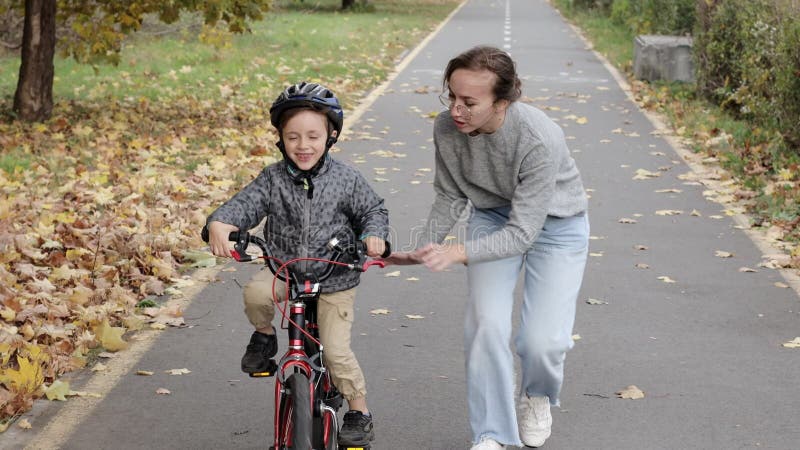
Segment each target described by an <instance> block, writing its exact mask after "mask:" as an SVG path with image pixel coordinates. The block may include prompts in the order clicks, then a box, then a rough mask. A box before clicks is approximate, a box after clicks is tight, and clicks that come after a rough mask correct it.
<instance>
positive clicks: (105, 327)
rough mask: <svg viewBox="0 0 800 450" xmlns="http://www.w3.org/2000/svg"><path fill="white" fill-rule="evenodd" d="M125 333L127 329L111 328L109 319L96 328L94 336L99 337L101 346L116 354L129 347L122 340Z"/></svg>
mask: <svg viewBox="0 0 800 450" xmlns="http://www.w3.org/2000/svg"><path fill="white" fill-rule="evenodd" d="M124 333H125V328H123V327H112V326H110V325H109V324H108V319H105V320H103V323H101V324H100V325H97V326H95V327H94V334H95V335H96V336H97V340H98V341H100V345H102V346H103V347H104V348H105V349H106V350H108V351H110V352H116V351H119V350H123V349H125V348H126V347H128V343H127V342H125V341H124V340H122V335H123V334H124Z"/></svg>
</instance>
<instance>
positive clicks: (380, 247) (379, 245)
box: [364, 236, 386, 258]
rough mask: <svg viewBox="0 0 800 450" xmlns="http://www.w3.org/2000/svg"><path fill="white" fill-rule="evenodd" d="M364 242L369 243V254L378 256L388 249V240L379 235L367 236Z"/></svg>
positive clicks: (374, 256)
mask: <svg viewBox="0 0 800 450" xmlns="http://www.w3.org/2000/svg"><path fill="white" fill-rule="evenodd" d="M364 244H366V245H367V256H371V257H373V258H377V257H379V256H381V255H382V254H383V252H385V251H386V241H384V240H383V239H381V238H379V237H377V236H367V237H365V238H364Z"/></svg>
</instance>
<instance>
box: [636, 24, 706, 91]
mask: <svg viewBox="0 0 800 450" xmlns="http://www.w3.org/2000/svg"><path fill="white" fill-rule="evenodd" d="M633 75H634V76H635V77H636V78H637V79H639V80H647V81H654V80H667V81H685V82H692V81H694V62H693V60H692V38H691V37H688V36H662V35H640V36H636V39H635V40H634V50H633Z"/></svg>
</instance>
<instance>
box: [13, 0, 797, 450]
mask: <svg viewBox="0 0 800 450" xmlns="http://www.w3.org/2000/svg"><path fill="white" fill-rule="evenodd" d="M480 43H487V44H492V45H496V46H500V47H505V48H506V49H507V50H508V51H510V52H511V53H512V55H513V57H514V58H515V59H516V61H517V63H518V71H519V73H520V74H521V76H522V78H523V82H524V94H525V95H526V96H527V98H526V101H530V102H532V103H533V104H534V105H536V106H538V107H540V108H542V109H544V110H545V111H546V112H547V113H548V114H549V115H550V116H551V117H552V118H554V119H556V120H558V122H559V123H560V124H561V125H562V126H563V127H564V130H565V133H566V135H567V136H568V139H569V144H570V146H571V149H572V151H573V154H574V157H575V159H576V161H577V163H578V166H579V168H580V170H581V172H582V175H583V178H584V182H585V185H586V187H587V188H588V189H589V195H591V199H590V217H591V225H592V236H593V240H592V241H591V252H592V254H593V256H592V257H591V258H590V261H589V265H588V267H587V271H586V277H585V282H584V285H583V289H582V292H581V295H580V297H579V305H578V316H577V321H576V325H575V334H577V335H579V336H580V339H579V340H578V341H577V345H576V347H575V348H574V349H573V350H572V351H571V352H570V353H569V355H568V357H567V364H566V380H565V385H564V391H563V395H562V408H561V409H560V410H559V409H554V411H553V414H554V425H553V436H552V437H551V439H550V440H548V442H547V444H546V445H545V448H547V449H551V450H556V449H588V448H597V449H662V448H663V449H678V448H691V449H736V448H761V449H767V448H769V449H796V448H800V427H798V411H800V394H799V393H798V384H797V377H798V370H799V369H800V350H795V349H787V348H783V347H782V346H781V344H782V343H784V342H788V341H790V340H792V339H793V338H795V337H796V336H800V315H798V314H799V312H800V304H798V298H797V295H796V294H795V291H794V290H792V289H786V288H779V287H776V286H775V283H776V282H785V280H784V279H783V278H782V277H781V275H780V273H778V272H777V271H775V270H772V269H767V268H761V267H758V264H759V262H760V261H761V256H762V254H763V253H764V250H763V247H762V248H759V246H757V245H756V244H755V243H754V242H753V240H751V238H749V237H748V236H747V234H746V233H745V231H743V230H741V229H740V228H737V225H738V224H739V222H737V221H736V220H735V217H730V216H728V215H726V214H725V212H724V210H726V209H729V206H727V205H722V204H719V203H715V202H712V201H710V200H709V199H708V197H706V196H704V191H706V190H708V189H709V188H708V187H707V186H704V185H702V184H699V183H693V182H691V181H687V180H686V179H685V178H686V174H691V170H690V167H689V166H688V165H687V164H686V162H685V161H684V160H683V159H682V158H681V157H680V156H679V153H677V152H676V151H675V149H673V147H672V146H671V145H670V144H669V142H668V140H667V139H665V137H663V136H660V135H659V134H658V133H653V132H654V130H655V127H654V125H653V123H652V122H651V121H650V120H648V118H647V117H646V116H645V114H644V113H642V112H641V111H639V109H638V108H637V106H636V105H635V103H633V102H632V101H631V100H630V99H629V98H628V97H627V95H626V93H625V91H624V90H623V89H622V88H621V87H620V85H619V84H618V83H617V81H615V78H614V76H613V74H612V73H611V72H609V69H608V68H607V67H606V66H605V65H604V64H603V62H602V61H601V60H600V59H599V58H598V57H597V56H596V55H595V53H594V52H592V51H591V50H590V49H588V48H587V46H586V44H585V42H584V41H583V40H581V38H580V37H578V36H577V35H576V34H575V32H574V31H573V29H572V28H571V27H570V26H569V25H567V24H566V23H565V22H564V21H563V19H562V18H561V16H560V15H559V14H558V13H557V12H556V11H555V10H553V9H552V8H551V7H550V6H549V4H548V3H547V2H545V1H543V0H527V1H522V0H506V1H503V0H497V1H492V0H469V1H467V2H466V3H465V4H464V5H463V6H462V7H461V8H460V9H458V10H457V11H456V13H455V14H454V15H453V16H452V17H451V19H450V20H449V21H448V22H446V24H445V25H444V26H443V27H442V28H441V29H440V30H439V31H438V32H437V33H435V34H434V35H433V36H432V37H431V39H430V40H428V41H426V42H424V43H423V46H421V47H420V48H418V49H417V50H416V51H415V52H414V53H412V54H411V55H410V56H409V58H408V59H407V60H405V61H404V62H403V64H401V66H400V71H399V72H398V73H397V75H396V77H394V78H393V79H392V80H391V81H390V82H389V83H388V84H387V85H386V86H384V87H382V88H381V89H380V90H379V91H378V92H376V94H380V95H375V96H374V98H372V99H371V101H372V103H369V104H368V105H367V109H366V110H364V111H363V114H360V116H359V117H358V120H357V121H355V122H351V123H350V124H349V127H350V134H349V139H346V140H343V141H342V142H341V143H340V144H339V150H340V151H339V152H338V153H336V155H335V156H336V157H338V158H340V159H342V160H344V161H349V162H350V163H352V164H355V165H356V166H357V167H359V168H360V169H361V170H362V171H363V173H365V174H366V176H367V178H368V179H369V180H371V181H372V182H373V185H374V187H375V189H376V190H377V191H378V193H379V194H381V195H382V196H384V198H385V199H386V203H387V206H388V208H389V210H390V219H391V223H392V226H393V230H394V236H393V241H394V244H395V246H396V247H401V248H402V247H404V246H405V247H407V246H409V244H411V243H412V242H413V230H414V227H415V226H418V225H420V224H421V223H422V221H423V220H424V218H425V217H426V216H427V211H428V208H429V207H430V204H431V202H432V199H433V190H432V186H431V182H432V179H433V172H432V170H431V169H433V144H432V140H431V130H432V119H431V118H430V113H432V112H436V111H439V110H441V106H440V105H439V103H438V100H437V96H438V94H439V93H440V88H441V76H442V69H443V68H444V66H445V64H446V62H447V61H448V60H449V59H450V58H451V57H452V56H454V55H455V54H457V53H459V52H460V51H462V50H465V49H467V48H468V47H470V46H472V45H475V44H480ZM373 100H374V101H373ZM379 169H383V170H379ZM638 169H645V170H647V171H650V172H653V173H658V174H659V176H657V177H653V178H647V179H644V180H639V179H634V176H635V175H636V171H637V170H638ZM672 189H674V190H679V191H680V192H676V191H673V192H657V191H659V190H672ZM664 210H673V211H682V213H681V214H677V215H659V214H656V212H657V211H664ZM692 211H696V215H692V214H690V212H692ZM621 218H629V219H634V220H635V221H636V223H628V224H625V223H620V219H621ZM637 246H640V247H639V248H644V247H646V249H637ZM717 251H725V252H729V253H732V254H733V256H732V257H730V258H720V257H718V256H716V255H715V253H716V252H717ZM641 263H644V264H647V265H648V266H649V268H646V269H644V268H637V267H636V265H637V264H641ZM744 266H747V267H751V268H755V269H757V270H758V271H757V272H754V273H743V272H740V271H739V268H740V267H744ZM229 267H233V268H235V269H236V271H234V272H227V271H221V272H219V273H218V279H217V280H216V281H214V282H211V283H210V284H209V285H208V286H207V287H206V288H205V289H204V290H203V291H202V292H200V293H199V294H198V295H197V296H195V298H194V299H193V301H192V302H191V304H190V305H189V306H188V308H187V310H186V312H185V316H186V321H187V323H188V324H189V325H191V328H183V329H168V330H166V331H163V332H161V333H160V334H159V335H158V337H157V338H155V340H154V342H153V344H152V345H151V346H149V347H147V351H146V352H143V353H142V355H141V357H140V359H138V360H134V361H132V362H131V363H130V364H129V369H128V370H126V371H123V372H122V373H120V374H119V382H116V383H114V384H113V387H112V388H111V389H110V391H109V392H108V393H106V394H105V395H104V397H103V398H102V399H101V400H99V401H95V402H94V403H90V402H89V401H88V400H84V399H72V400H70V401H69V402H68V403H71V404H72V405H73V407H74V405H78V408H79V409H81V407H80V405H81V403H80V402H83V401H85V402H87V403H86V406H85V408H83V411H82V412H83V417H82V418H81V419H80V420H74V419H72V421H71V422H70V420H67V419H65V418H64V417H63V416H62V415H61V414H59V413H60V411H59V409H60V408H59V407H62V405H61V404H54V405H50V406H48V407H46V408H44V409H42V408H40V409H38V410H37V412H36V413H35V414H33V416H34V417H31V419H30V420H31V421H32V422H33V424H34V429H33V430H31V433H28V434H27V435H22V437H20V433H19V432H17V433H16V435H7V436H6V437H0V446H6V445H8V446H9V447H12V446H13V447H17V446H22V445H23V444H25V442H26V441H27V442H28V443H30V444H31V445H30V448H46V447H52V448H64V449H85V448H103V449H105V448H114V449H145V448H146V449H153V448H176V449H177V448H192V449H212V448H214V449H219V448H231V449H250V448H253V449H255V448H266V447H267V444H266V442H267V441H268V439H269V438H270V436H271V433H272V430H271V421H272V413H271V405H272V403H271V398H272V388H273V384H272V380H271V379H268V380H251V379H249V378H247V377H246V376H244V374H242V373H241V372H240V371H239V359H240V357H241V353H242V351H243V349H244V346H245V344H246V342H247V339H248V336H249V334H250V331H251V330H250V329H249V325H248V324H247V322H246V320H245V318H244V315H243V314H242V312H241V306H240V305H241V288H240V285H243V284H244V283H245V282H246V280H247V278H248V276H249V275H251V274H252V273H254V271H255V270H256V266H254V265H235V263H231V264H230V266H229ZM394 270H400V272H401V273H400V276H397V277H385V276H384V275H385V274H386V273H388V272H390V271H394ZM661 276H666V277H669V278H670V279H671V280H674V282H673V283H667V282H664V281H662V280H659V277H661ZM464 281H465V273H464V270H463V268H455V269H453V270H452V271H449V272H445V273H438V274H434V273H429V272H427V271H426V270H425V269H423V268H420V267H403V268H399V269H397V268H391V269H389V270H384V271H383V272H381V271H375V272H374V273H370V274H367V275H365V276H364V278H363V282H362V285H361V288H360V290H359V293H358V298H357V311H356V316H357V317H356V320H355V328H354V343H353V347H354V349H355V351H356V353H357V355H358V356H359V359H360V361H361V364H362V366H363V367H364V369H365V373H366V377H367V382H368V388H369V396H368V400H369V406H370V409H371V410H372V411H373V414H374V416H375V423H376V433H377V440H376V441H375V443H374V445H373V448H374V449H376V450H384V449H392V450H393V449H465V448H469V446H470V442H469V436H470V434H469V429H468V423H467V417H466V403H465V399H464V395H465V386H464V373H463V364H464V362H463V354H462V352H463V346H462V340H461V336H462V309H463V303H464V298H465V294H466V290H465V283H464ZM590 298H591V299H596V300H599V301H600V302H601V304H589V303H587V301H588V299H590ZM376 308H386V309H388V310H390V311H391V312H390V313H389V314H388V315H372V314H370V311H371V310H373V309H376ZM406 315H419V316H423V317H424V318H422V319H409V318H407V317H406ZM285 344H286V341H285V338H284V339H282V341H281V345H282V346H283V345H285ZM135 357H136V358H139V356H138V355H136V356H135ZM129 358H130V356H129ZM176 368H187V369H189V370H190V371H191V373H189V374H186V375H180V376H173V375H168V374H166V373H165V372H164V371H165V370H168V369H176ZM139 369H142V370H151V371H153V372H155V374H154V375H153V376H149V377H145V376H137V375H135V371H136V370H139ZM103 376H107V375H103V374H99V375H96V377H103ZM76 383H77V381H76ZM629 385H636V386H637V387H639V388H640V389H641V390H643V391H644V393H645V397H644V398H643V399H638V400H625V399H620V398H617V396H616V395H615V393H616V392H617V391H620V390H621V389H623V388H625V387H627V386H629ZM159 388H166V389H168V390H170V391H171V395H156V393H155V391H156V390H157V389H159ZM61 413H63V412H61ZM54 423H63V424H65V425H64V427H63V428H65V429H62V430H61V433H60V434H57V435H51V436H44V435H43V434H41V433H40V434H39V435H36V434H35V432H36V431H40V432H41V430H44V429H45V428H46V425H47V424H51V425H52V424H54ZM70 423H72V425H68V424H70ZM53 436H56V437H53ZM36 439H38V440H36ZM3 440H5V443H4V442H3Z"/></svg>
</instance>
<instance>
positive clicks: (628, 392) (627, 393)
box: [616, 384, 644, 400]
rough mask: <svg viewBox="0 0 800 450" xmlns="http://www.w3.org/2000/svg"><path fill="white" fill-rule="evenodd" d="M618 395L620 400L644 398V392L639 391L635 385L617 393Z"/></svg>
mask: <svg viewBox="0 0 800 450" xmlns="http://www.w3.org/2000/svg"><path fill="white" fill-rule="evenodd" d="M616 394H617V395H618V396H619V398H626V399H629V400H636V399H640V398H644V392H642V390H641V389H639V388H638V387H636V386H635V385H633V384H632V385H630V386H628V387H626V388H625V389H623V390H621V391H617V393H616Z"/></svg>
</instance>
